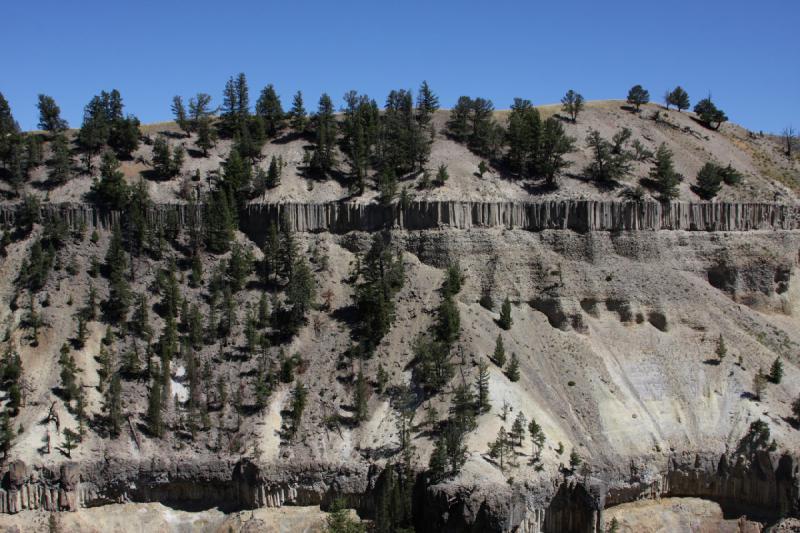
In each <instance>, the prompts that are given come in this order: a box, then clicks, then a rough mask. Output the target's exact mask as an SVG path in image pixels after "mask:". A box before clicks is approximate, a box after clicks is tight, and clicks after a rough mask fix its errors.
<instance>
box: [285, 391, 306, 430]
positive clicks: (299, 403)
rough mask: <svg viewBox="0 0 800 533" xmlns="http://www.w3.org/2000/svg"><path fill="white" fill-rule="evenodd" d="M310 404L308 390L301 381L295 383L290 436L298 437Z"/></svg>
mask: <svg viewBox="0 0 800 533" xmlns="http://www.w3.org/2000/svg"><path fill="white" fill-rule="evenodd" d="M307 403H308V389H306V386H305V385H303V383H302V382H301V381H300V380H297V381H295V384H294V389H293V390H292V404H291V417H292V419H291V425H290V426H289V435H290V436H292V437H294V436H295V435H297V430H298V429H300V423H301V421H302V419H303V411H304V410H305V408H306V404H307Z"/></svg>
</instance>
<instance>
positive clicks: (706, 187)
mask: <svg viewBox="0 0 800 533" xmlns="http://www.w3.org/2000/svg"><path fill="white" fill-rule="evenodd" d="M719 170H720V167H718V166H717V165H715V164H714V163H711V162H708V163H706V164H705V165H703V167H702V168H701V169H700V172H698V173H697V188H696V192H697V194H698V196H700V197H701V198H703V199H704V200H710V199H712V198H714V197H715V196H716V195H717V194H718V193H719V191H720V189H722V174H721V173H720V172H719Z"/></svg>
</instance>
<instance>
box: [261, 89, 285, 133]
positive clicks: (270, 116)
mask: <svg viewBox="0 0 800 533" xmlns="http://www.w3.org/2000/svg"><path fill="white" fill-rule="evenodd" d="M256 115H257V116H260V117H261V118H262V119H263V120H264V128H265V130H266V134H267V136H269V137H275V136H277V135H278V133H280V131H281V130H282V129H283V126H284V118H285V113H284V112H283V106H281V99H280V97H279V96H278V93H277V92H275V87H273V85H272V84H271V83H270V84H269V85H267V86H266V87H264V89H262V91H261V95H260V96H259V97H258V101H257V102H256Z"/></svg>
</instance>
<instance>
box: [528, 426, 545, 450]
mask: <svg viewBox="0 0 800 533" xmlns="http://www.w3.org/2000/svg"><path fill="white" fill-rule="evenodd" d="M528 435H529V436H530V439H531V446H532V448H533V449H532V453H533V456H534V458H535V459H536V460H538V459H539V457H540V456H541V453H542V449H543V448H544V441H545V436H544V431H542V426H540V425H539V424H538V423H537V422H536V420H534V419H531V421H530V422H529V423H528Z"/></svg>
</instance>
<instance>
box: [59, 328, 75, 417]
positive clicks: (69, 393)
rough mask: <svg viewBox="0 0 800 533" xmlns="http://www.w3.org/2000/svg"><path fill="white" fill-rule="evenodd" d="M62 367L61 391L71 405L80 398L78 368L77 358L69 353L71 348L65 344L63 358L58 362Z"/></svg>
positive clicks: (62, 350) (62, 348)
mask: <svg viewBox="0 0 800 533" xmlns="http://www.w3.org/2000/svg"><path fill="white" fill-rule="evenodd" d="M58 363H59V366H60V367H61V374H60V377H61V391H62V394H63V396H64V401H65V402H66V403H67V404H69V403H70V402H71V401H72V400H74V399H75V398H77V397H78V383H77V376H76V374H77V373H78V368H77V366H76V364H75V358H74V357H73V356H72V354H71V353H70V351H69V346H68V345H67V343H64V344H63V345H62V346H61V356H60V357H59V360H58Z"/></svg>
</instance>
